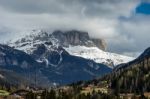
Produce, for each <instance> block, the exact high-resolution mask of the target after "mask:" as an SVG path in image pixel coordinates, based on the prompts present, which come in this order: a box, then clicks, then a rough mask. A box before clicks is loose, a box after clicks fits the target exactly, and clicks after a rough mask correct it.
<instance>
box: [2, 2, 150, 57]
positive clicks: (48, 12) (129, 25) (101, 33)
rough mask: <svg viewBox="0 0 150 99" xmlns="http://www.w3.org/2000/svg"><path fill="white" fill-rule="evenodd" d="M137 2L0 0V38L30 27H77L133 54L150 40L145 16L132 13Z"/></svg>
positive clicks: (64, 28) (147, 18) (115, 48)
mask: <svg viewBox="0 0 150 99" xmlns="http://www.w3.org/2000/svg"><path fill="white" fill-rule="evenodd" d="M138 4H139V0H132V1H131V0H0V13H1V14H0V27H1V28H0V34H2V35H1V37H0V39H1V41H0V42H2V41H3V40H7V39H10V38H11V37H13V36H10V35H15V36H17V35H21V34H20V33H22V31H28V30H32V29H46V30H48V31H50V32H52V31H54V30H56V29H62V30H70V29H77V30H83V31H87V32H89V34H90V36H91V37H94V38H104V39H106V40H107V42H108V50H110V51H112V52H117V53H121V54H127V55H134V56H135V55H137V54H138V53H139V52H142V51H143V50H144V49H145V48H146V47H147V46H149V44H150V42H149V41H148V39H149V37H150V35H149V33H148V32H149V31H150V30H149V28H150V27H149V26H150V24H149V23H150V22H149V21H148V20H149V17H145V16H141V15H136V14H135V13H134V10H135V7H136V6H137V5H138ZM121 16H122V17H125V18H124V19H120V18H119V17H121ZM137 25H138V26H137ZM137 27H138V28H137ZM143 32H144V34H143ZM139 45H141V46H139Z"/></svg>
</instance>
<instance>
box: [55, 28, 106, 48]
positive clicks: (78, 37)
mask: <svg viewBox="0 0 150 99" xmlns="http://www.w3.org/2000/svg"><path fill="white" fill-rule="evenodd" d="M52 35H53V36H54V37H55V38H56V39H58V40H59V41H60V43H61V45H63V46H65V47H68V46H69V45H73V46H77V45H80V46H87V47H98V48H99V49H102V50H106V43H105V41H104V40H103V39H93V38H90V37H89V34H88V32H83V31H77V30H71V31H65V32H63V31H60V30H57V31H54V32H53V33H52Z"/></svg>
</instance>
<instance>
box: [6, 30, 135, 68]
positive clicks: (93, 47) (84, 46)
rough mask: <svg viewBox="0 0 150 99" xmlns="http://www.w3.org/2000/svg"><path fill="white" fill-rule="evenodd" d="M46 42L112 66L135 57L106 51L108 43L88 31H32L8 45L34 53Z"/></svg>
mask: <svg viewBox="0 0 150 99" xmlns="http://www.w3.org/2000/svg"><path fill="white" fill-rule="evenodd" d="M41 44H44V45H45V46H46V48H47V49H49V51H51V50H52V51H53V50H56V49H57V48H58V46H61V47H62V48H64V49H65V50H66V51H67V52H68V53H69V54H71V55H74V56H79V57H83V58H86V59H90V60H93V61H95V62H96V63H103V64H105V65H108V66H110V67H112V66H116V65H118V64H121V63H126V62H129V61H131V60H133V59H134V58H132V57H127V56H123V55H119V54H115V53H110V52H105V49H106V43H105V41H104V40H102V39H93V38H90V37H89V35H88V33H87V32H82V31H75V30H72V31H66V32H62V31H54V32H53V33H52V34H50V33H47V32H45V31H35V30H34V31H32V33H30V34H29V35H27V36H25V37H23V38H21V39H19V40H17V41H13V42H9V44H8V45H10V46H12V47H14V48H16V49H19V50H22V51H25V52H26V53H28V54H33V52H34V50H36V49H37V46H38V45H41Z"/></svg>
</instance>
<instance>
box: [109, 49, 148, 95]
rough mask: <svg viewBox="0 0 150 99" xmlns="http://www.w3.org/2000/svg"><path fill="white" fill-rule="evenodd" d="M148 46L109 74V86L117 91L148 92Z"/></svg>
mask: <svg viewBox="0 0 150 99" xmlns="http://www.w3.org/2000/svg"><path fill="white" fill-rule="evenodd" d="M149 71H150V48H148V49H146V50H145V51H144V52H143V53H142V54H141V55H140V56H139V57H138V58H137V59H135V60H133V61H131V62H129V63H126V64H123V65H122V66H119V68H116V69H115V70H114V73H113V74H111V75H110V78H111V87H112V88H113V89H116V91H117V92H121V93H122V92H124V93H125V92H127V93H131V92H132V93H140V94H141V93H143V92H150V80H149V79H150V73H149Z"/></svg>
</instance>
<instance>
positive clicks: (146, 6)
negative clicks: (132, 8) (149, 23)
mask: <svg viewBox="0 0 150 99" xmlns="http://www.w3.org/2000/svg"><path fill="white" fill-rule="evenodd" d="M136 13H140V14H145V15H150V3H141V4H140V5H139V6H138V7H137V8H136Z"/></svg>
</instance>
